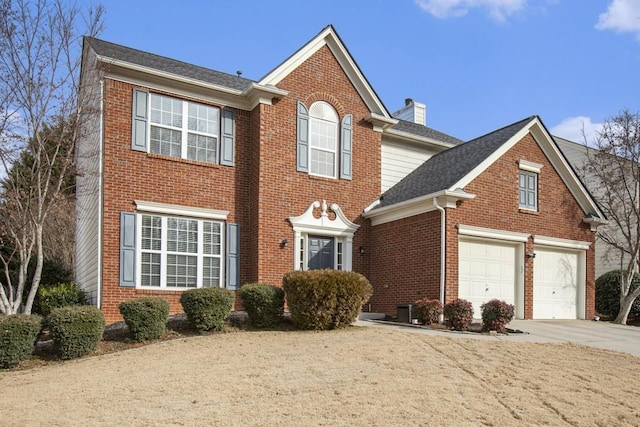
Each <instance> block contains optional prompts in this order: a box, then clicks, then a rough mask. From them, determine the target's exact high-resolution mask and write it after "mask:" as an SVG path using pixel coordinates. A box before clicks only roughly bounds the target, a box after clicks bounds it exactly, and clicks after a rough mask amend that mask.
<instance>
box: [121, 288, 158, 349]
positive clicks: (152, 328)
mask: <svg viewBox="0 0 640 427" xmlns="http://www.w3.org/2000/svg"><path fill="white" fill-rule="evenodd" d="M118 309H119V310H120V314H122V317H123V318H124V323H126V325H127V328H129V332H130V333H131V336H132V337H133V339H134V340H135V341H139V342H140V341H147V340H155V339H158V338H160V337H161V336H162V335H163V334H164V333H165V331H166V330H167V321H168V320H169V303H168V302H167V301H166V300H164V299H162V298H140V299H137V300H133V301H124V302H122V303H120V305H119V306H118Z"/></svg>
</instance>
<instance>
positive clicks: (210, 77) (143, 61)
mask: <svg viewBox="0 0 640 427" xmlns="http://www.w3.org/2000/svg"><path fill="white" fill-rule="evenodd" d="M84 42H85V43H86V44H88V45H89V46H91V48H92V49H93V50H94V51H95V52H96V53H97V54H98V55H100V56H104V57H107V58H112V59H115V60H118V61H124V62H129V63H131V64H135V65H139V66H142V67H148V68H152V69H156V70H159V71H163V72H166V73H171V74H175V75H177V76H181V77H186V78H190V79H195V80H199V81H201V82H204V83H210V84H214V85H218V86H223V87H227V88H229V89H237V90H241V91H242V90H244V89H246V88H247V87H249V86H250V85H251V83H253V81H252V80H249V79H245V78H242V77H238V76H235V75H232V74H226V73H221V72H219V71H215V70H211V69H209V68H204V67H199V66H197V65H192V64H188V63H186V62H182V61H177V60H175V59H171V58H167V57H164V56H160V55H154V54H152V53H148V52H143V51H141V50H137V49H131V48H129V47H125V46H120V45H117V44H115V43H110V42H106V41H104V40H99V39H96V38H93V37H85V39H84Z"/></svg>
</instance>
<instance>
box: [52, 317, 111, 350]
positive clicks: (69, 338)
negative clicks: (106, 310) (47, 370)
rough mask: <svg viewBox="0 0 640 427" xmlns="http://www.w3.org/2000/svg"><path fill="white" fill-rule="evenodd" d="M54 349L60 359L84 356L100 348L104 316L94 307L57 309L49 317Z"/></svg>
mask: <svg viewBox="0 0 640 427" xmlns="http://www.w3.org/2000/svg"><path fill="white" fill-rule="evenodd" d="M47 324H48V325H49V330H50V332H51V338H52V339H53V349H54V351H55V353H56V355H57V356H58V357H59V358H60V359H73V358H76V357H80V356H84V355H85V354H87V353H89V352H90V351H93V350H95V349H96V347H97V346H98V343H99V342H100V340H101V339H102V334H103V332H104V315H103V314H102V312H101V311H100V309H98V308H97V307H94V306H89V305H85V306H74V307H61V308H55V309H53V310H52V311H51V314H49V316H48V317H47Z"/></svg>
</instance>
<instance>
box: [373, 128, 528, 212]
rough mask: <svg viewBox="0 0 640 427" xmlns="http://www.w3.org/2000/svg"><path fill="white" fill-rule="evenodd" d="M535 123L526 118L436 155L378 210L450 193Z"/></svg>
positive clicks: (389, 194)
mask: <svg viewBox="0 0 640 427" xmlns="http://www.w3.org/2000/svg"><path fill="white" fill-rule="evenodd" d="M533 119H534V117H533V116H532V117H527V118H526V119H524V120H521V121H519V122H517V123H514V124H512V125H509V126H506V127H504V128H502V129H498V130H496V131H494V132H491V133H489V134H486V135H484V136H481V137H479V138H476V139H473V140H471V141H469V142H466V143H464V144H461V145H458V146H456V147H453V148H450V149H448V150H445V151H443V152H441V153H438V154H436V155H435V156H433V157H431V158H430V159H429V160H427V161H426V162H424V163H423V164H422V165H420V166H418V168H416V169H415V170H414V171H413V172H411V173H410V174H409V175H407V176H406V177H404V178H403V179H402V181H400V182H398V183H397V184H396V185H394V186H393V187H391V188H390V189H388V190H387V191H386V192H385V193H384V194H383V195H382V196H381V197H380V204H379V205H378V208H380V207H384V206H390V205H394V204H396V203H400V202H404V201H406V200H411V199H415V198H417V197H421V196H426V195H427V194H432V193H436V192H438V191H443V190H446V189H449V188H450V187H451V186H452V185H454V184H455V183H456V182H458V181H460V180H461V179H462V178H463V177H464V176H465V175H467V174H468V173H469V172H471V171H472V170H473V169H474V168H475V167H476V166H478V165H479V164H480V163H482V162H483V161H484V160H485V159H486V158H487V157H489V156H490V155H491V154H492V153H493V152H494V151H496V150H497V149H498V148H500V147H501V146H502V145H503V144H504V143H505V142H507V141H508V140H509V139H511V137H513V136H514V135H515V134H516V133H518V131H520V130H521V129H522V128H523V127H524V126H525V125H526V124H527V123H529V122H530V121H531V120H533Z"/></svg>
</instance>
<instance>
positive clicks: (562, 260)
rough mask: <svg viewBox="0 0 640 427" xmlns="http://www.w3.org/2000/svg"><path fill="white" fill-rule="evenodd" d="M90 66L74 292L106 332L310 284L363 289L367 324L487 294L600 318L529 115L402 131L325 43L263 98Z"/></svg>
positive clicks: (581, 197) (549, 160)
mask: <svg viewBox="0 0 640 427" xmlns="http://www.w3.org/2000/svg"><path fill="white" fill-rule="evenodd" d="M83 55H84V57H83V60H84V62H83V72H82V78H83V81H84V82H85V85H86V90H87V93H90V94H92V95H93V98H92V99H94V100H95V101H94V104H93V107H94V108H95V111H96V114H95V117H94V120H93V121H92V122H90V123H91V125H90V126H89V125H87V126H86V129H85V130H86V132H85V137H84V138H83V139H82V141H80V143H79V149H78V168H79V177H78V184H77V186H78V203H77V206H78V207H77V233H76V236H77V243H76V247H77V249H76V259H77V265H76V280H77V283H78V284H79V285H80V286H82V287H83V288H84V289H85V290H86V291H87V292H88V293H89V295H90V297H91V300H92V302H93V303H94V304H97V305H98V306H100V307H101V309H102V310H103V312H104V313H105V316H106V318H107V320H108V321H116V320H118V319H119V318H120V315H119V312H118V304H119V303H120V302H121V301H124V300H129V299H134V298H139V297H142V296H159V297H163V298H166V299H167V300H168V301H169V303H170V304H171V308H172V311H174V312H177V311H180V309H181V308H180V305H179V302H178V300H179V296H180V292H181V291H182V290H184V289H189V288H195V287H202V286H221V287H226V288H228V289H232V290H236V289H237V288H238V287H239V286H240V285H241V284H243V283H249V282H266V283H272V284H279V283H280V282H281V278H282V275H283V274H284V273H285V272H287V271H290V270H293V269H312V268H336V269H345V270H354V271H358V272H361V273H363V274H365V275H366V276H367V277H368V278H369V279H370V280H371V282H372V284H373V285H374V296H373V297H372V299H371V301H370V304H368V305H367V306H366V309H367V310H371V311H379V312H387V313H394V312H395V307H396V305H397V304H398V303H403V302H410V301H414V300H415V299H417V298H419V297H425V296H427V297H431V298H441V299H442V300H443V301H445V302H446V301H449V300H451V299H453V298H455V297H458V296H464V297H467V298H469V299H472V300H473V301H474V303H476V304H479V303H480V302H481V301H483V300H486V299H487V298H489V297H493V296H497V297H501V298H503V299H507V300H509V301H511V302H514V303H515V304H516V307H517V310H518V317H522V318H531V317H573V318H576V317H585V316H587V317H588V316H591V315H593V280H594V279H593V250H592V246H593V239H594V237H593V232H592V231H591V228H592V226H594V225H597V224H598V223H599V218H602V214H601V213H600V212H599V210H598V208H597V206H596V205H595V203H593V201H592V200H591V197H590V196H589V194H588V193H587V192H586V191H585V190H584V188H583V187H582V185H581V184H580V182H579V181H578V180H577V179H576V177H575V175H574V174H573V172H572V170H571V168H570V167H568V165H567V163H566V160H565V159H564V157H563V156H562V155H561V154H560V153H559V151H558V150H557V147H556V146H555V143H554V142H553V140H552V139H551V138H550V137H549V134H548V132H547V131H546V129H545V128H544V125H543V124H542V122H541V121H540V119H538V118H537V117H532V118H529V119H525V120H524V121H522V122H519V123H516V124H514V125H511V126H509V127H507V128H505V129H502V130H499V131H496V132H495V133H492V134H490V135H487V136H485V137H481V138H478V139H476V140H473V141H470V142H468V143H465V144H461V141H459V140H457V139H456V138H453V137H450V136H448V135H445V134H442V133H440V132H437V131H435V130H433V129H430V128H428V127H426V126H425V125H424V114H425V110H424V106H423V105H422V104H419V103H416V102H413V101H411V100H407V101H406V105H405V107H404V108H403V109H402V110H400V111H399V112H398V113H397V114H395V117H394V115H392V114H390V113H389V112H388V111H387V109H386V108H385V106H384V104H383V103H382V102H381V100H380V99H379V98H378V96H377V94H376V93H375V91H374V90H373V88H372V87H371V86H370V85H369V83H368V81H367V80H366V78H365V77H364V75H363V73H362V71H361V70H360V69H359V67H358V66H357V64H356V63H355V61H354V59H353V58H352V57H351V55H350V54H349V52H348V50H347V49H346V47H345V46H344V44H343V42H342V41H341V39H340V38H339V37H338V35H337V34H336V32H335V30H334V29H333V27H331V26H329V27H326V28H325V29H323V30H322V31H321V32H320V33H319V34H318V35H317V36H316V37H314V38H313V39H312V40H310V41H309V42H308V43H307V44H305V45H304V46H303V47H302V48H300V49H299V50H298V51H296V52H295V53H294V54H293V55H292V56H290V57H289V58H288V59H287V60H285V61H284V62H283V63H282V64H280V65H279V66H277V67H276V68H275V69H273V70H272V71H271V72H269V73H268V74H267V75H266V76H264V77H263V78H262V79H260V80H259V81H252V80H249V79H245V78H242V77H240V76H235V75H229V74H224V73H220V72H216V71H213V70H209V69H205V68H201V67H197V66H194V65H191V64H185V63H183V62H180V61H175V60H172V59H169V58H164V57H160V56H157V55H153V54H150V53H147V52H141V51H138V50H135V49H131V48H127V47H123V46H119V45H115V44H112V43H108V42H105V41H101V40H97V39H86V40H85V47H84V53H83ZM403 118H404V119H407V118H408V119H410V120H403ZM416 168H417V169H416ZM412 171H413V172H412ZM441 230H444V234H443V233H442V232H441ZM443 236H444V238H442V237H443ZM496 251H497V252H496ZM533 252H535V253H536V256H537V257H536V258H533V256H532V253H533ZM496 253H497V254H498V255H497V257H496V255H495V254H496ZM478 265H491V266H492V267H491V268H485V269H484V270H482V271H481V269H479V268H477V266H478ZM538 265H539V267H537V266H538ZM474 266H475V267H474ZM567 266H569V267H567ZM496 275H498V276H500V277H499V280H497V281H496V280H495V277H494V276H496ZM536 277H538V278H542V277H547V279H545V280H542V279H540V280H538V281H537V282H536V280H537V279H536ZM479 283H483V285H479ZM554 286H555V287H554ZM480 288H482V289H485V288H486V290H484V291H483V292H482V293H481V292H480V291H479V289H480ZM556 288H557V289H559V288H564V289H565V290H564V293H563V295H564V297H563V298H564V299H562V300H558V299H557V298H556V299H554V298H553V297H549V295H554V294H553V293H554V292H556V291H557V289H556ZM567 289H568V290H567ZM547 294H549V295H547ZM544 295H546V297H545V296H544ZM567 304H568V305H571V304H573V310H571V309H568V308H567V307H566V306H567ZM557 307H564V308H562V309H557V310H556V308H557Z"/></svg>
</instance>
